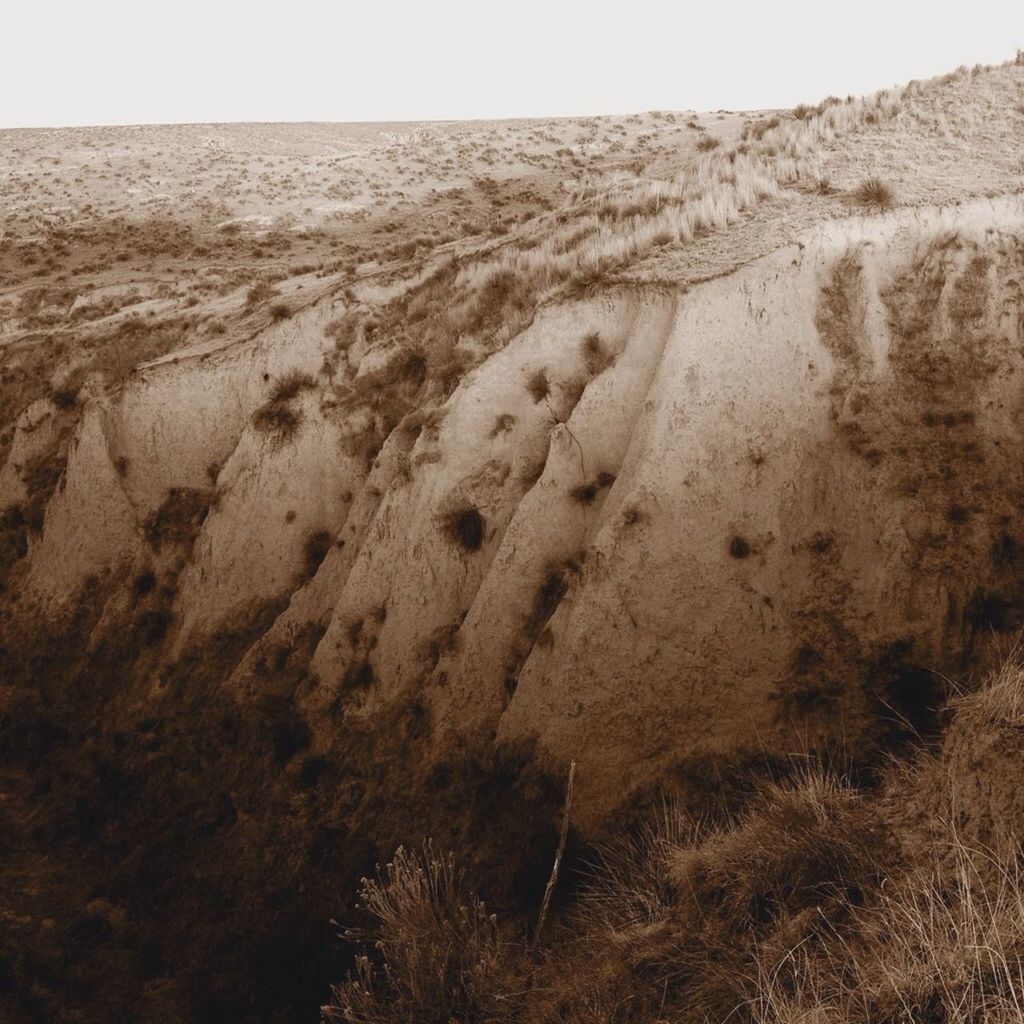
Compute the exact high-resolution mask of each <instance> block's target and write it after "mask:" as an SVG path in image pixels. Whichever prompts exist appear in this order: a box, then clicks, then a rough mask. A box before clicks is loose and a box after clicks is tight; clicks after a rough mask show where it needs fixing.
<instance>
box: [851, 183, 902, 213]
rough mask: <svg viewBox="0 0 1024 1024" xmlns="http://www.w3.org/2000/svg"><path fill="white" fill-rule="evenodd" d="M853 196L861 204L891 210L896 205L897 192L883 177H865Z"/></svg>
mask: <svg viewBox="0 0 1024 1024" xmlns="http://www.w3.org/2000/svg"><path fill="white" fill-rule="evenodd" d="M853 198H854V200H855V201H856V202H858V203H860V205H861V206H868V207H872V208H874V209H878V210H889V209H891V208H892V207H893V206H895V205H896V192H895V191H894V189H893V188H892V187H891V186H890V185H887V184H886V183H885V182H884V181H882V180H881V178H874V177H872V178H865V179H864V181H862V182H861V183H860V184H859V185H858V186H857V188H856V189H854V191H853Z"/></svg>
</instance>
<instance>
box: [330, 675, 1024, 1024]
mask: <svg viewBox="0 0 1024 1024" xmlns="http://www.w3.org/2000/svg"><path fill="white" fill-rule="evenodd" d="M1022 699H1024V669H1022V667H1021V665H1020V663H1019V662H1018V661H1017V660H1016V659H1014V660H1011V661H1010V662H1009V663H1008V664H1006V665H1005V666H1004V667H1003V668H1002V669H1001V670H1000V671H998V672H997V673H995V674H994V675H993V676H992V678H991V679H990V680H989V681H988V683H987V684H986V685H985V686H984V687H982V688H981V689H980V690H978V691H977V692H975V693H973V694H971V695H970V696H965V697H961V698H959V699H958V700H957V701H955V702H954V704H953V706H952V708H951V711H952V713H953V723H952V725H951V726H950V730H949V733H948V736H949V737H952V739H947V741H946V742H945V743H944V744H943V746H942V748H941V749H940V750H938V751H937V752H934V753H922V754H921V755H919V757H918V758H917V760H916V761H915V762H913V763H912V764H911V765H910V766H904V767H902V768H895V769H894V770H893V771H892V772H891V774H890V776H889V778H888V780H887V781H886V782H885V783H883V785H882V786H881V787H880V788H878V789H873V790H872V791H870V792H867V791H858V790H856V789H855V788H853V787H852V786H850V785H848V784H847V783H846V782H845V781H844V780H842V779H840V778H838V777H837V776H836V775H835V774H833V773H831V772H829V771H826V770H824V769H822V768H819V767H815V766H808V767H805V768H802V769H800V770H798V771H796V772H795V773H794V775H793V777H791V778H790V779H789V780H788V781H786V782H785V783H782V782H777V783H770V784H767V785H764V786H762V787H761V789H760V790H759V792H758V793H757V795H756V796H754V797H753V798H752V799H751V800H750V801H748V802H747V804H746V805H745V806H744V807H743V808H742V809H740V810H739V811H737V812H736V813H735V814H733V815H732V816H731V817H730V818H729V819H728V820H726V821H724V822H719V823H714V824H711V823H707V822H701V821H696V820H693V819H692V818H691V817H689V816H687V815H686V814H684V813H682V812H681V811H679V810H677V809H675V808H673V807H671V806H668V807H666V808H665V810H664V812H663V813H662V814H661V815H660V816H659V817H658V818H657V820H655V821H653V822H651V823H649V824H648V825H647V826H646V827H644V828H642V829H640V830H639V831H638V832H635V833H633V834H631V835H629V836H625V837H622V838H620V839H618V840H614V841H612V842H611V843H610V844H609V845H607V846H605V847H603V848H602V849H601V850H599V851H598V852H597V854H596V856H595V858H594V866H593V869H592V873H591V874H590V876H589V877H588V878H587V879H586V880H585V881H584V883H583V884H582V886H581V888H580V890H579V892H578V893H577V896H576V899H575V902H574V905H573V907H572V909H571V910H570V911H569V912H568V913H567V914H566V915H564V919H563V921H562V922H561V924H560V928H559V929H558V930H555V931H553V932H552V940H551V942H550V943H549V944H548V945H547V947H546V948H543V949H541V950H536V949H535V943H534V944H531V942H530V941H529V936H528V934H527V932H526V930H524V929H522V928H520V929H518V930H517V929H516V928H515V927H513V926H511V925H507V926H506V925H503V924H501V923H499V922H498V920H497V919H496V918H495V917H494V916H492V915H489V914H488V912H487V910H486V908H485V907H484V904H483V903H482V902H481V901H480V900H479V899H478V898H477V897H476V896H475V895H473V894H470V893H468V892H466V891H464V888H463V885H462V882H461V878H460V875H459V872H458V870H457V868H456V865H455V860H454V858H453V857H452V856H450V855H449V856H441V855H439V854H437V853H436V852H435V851H434V850H433V848H432V847H430V846H429V845H428V846H427V847H425V848H424V850H423V851H422V852H421V853H414V852H410V851H408V850H404V849H400V850H399V851H398V853H397V854H396V855H395V858H394V860H393V861H392V862H391V863H390V864H388V865H387V866H386V868H384V869H382V871H381V872H380V873H379V875H378V877H377V878H375V879H372V880H367V881H366V882H365V883H364V889H363V893H362V896H363V909H364V910H365V911H367V912H368V914H369V915H370V918H371V919H372V920H373V921H374V922H375V926H374V927H373V928H372V929H371V930H370V932H369V933H365V934H363V935H361V936H359V938H361V939H362V940H364V941H365V942H366V946H365V951H364V954H363V955H362V956H361V957H360V958H359V959H358V961H357V966H356V969H355V971H354V972H353V973H352V974H351V975H350V976H349V978H348V979H347V980H346V981H345V982H343V983H342V984H341V985H339V986H338V987H337V988H336V989H335V991H334V997H333V1001H332V1004H331V1006H330V1007H327V1008H325V1010H324V1020H325V1021H328V1022H332V1024H333V1022H338V1021H351V1022H362V1024H398V1022H400V1021H401V1022H403V1024H420V1022H422V1024H428V1022H430V1024H433V1022H438V1021H446V1022H447V1021H452V1020H455V1021H479V1022H494V1024H499V1022H507V1024H512V1022H523V1024H540V1022H542V1021H543V1022H562V1024H584V1022H588V1024H632V1022H673V1024H724V1022H726V1021H729V1022H730V1024H731V1022H746V1024H1010V1022H1019V1021H1021V1020H1024V874H1022V864H1021V854H1020V851H1019V849H1018V845H1019V844H1018V843H1017V842H1016V841H1011V842H998V843H993V845H989V843H988V840H990V839H991V837H992V835H993V834H994V833H993V832H992V831H991V829H990V828H989V827H988V825H989V824H990V823H986V822H985V820H984V814H981V815H980V816H979V813H978V808H977V806H974V807H972V809H971V810H972V813H971V815H969V816H964V815H963V814H957V812H956V807H957V804H958V801H959V800H960V795H961V794H962V793H965V792H969V791H971V787H973V786H980V787H981V789H982V790H984V789H985V787H986V786H987V785H988V783H991V782H993V780H992V779H986V778H984V777H979V778H975V779H971V778H965V777H964V772H963V771H962V770H961V768H960V767H957V768H956V770H955V771H954V766H955V765H956V764H957V762H955V761H954V760H953V759H954V758H955V752H956V749H957V744H958V743H962V742H963V741H964V739H965V735H966V736H967V739H968V742H970V743H971V744H972V745H976V744H978V743H980V744H984V742H985V738H986V736H989V738H991V736H990V733H991V731H992V730H996V731H998V730H1000V729H1004V728H1012V727H1013V725H1014V723H1015V722H1016V721H1017V720H1018V719H1019V708H1020V707H1021V701H1022ZM958 730H959V731H958ZM974 733H978V735H974ZM977 771H978V772H980V773H984V771H985V763H984V762H982V763H980V765H979V766H978V767H977ZM1018 781H1019V780H1016V781H1014V782H1012V783H1009V784H1008V785H1009V788H1010V790H1011V791H1012V792H1016V791H1017V790H1018V789H1020V787H1019V785H1017V782H1018ZM1003 782H1004V783H1006V780H1003ZM923 794H924V795H923ZM922 803H923V804H926V805H927V806H928V808H929V809H930V810H929V812H928V819H927V826H926V828H925V829H924V830H923V831H922V830H921V828H920V822H919V821H918V825H917V826H916V827H915V826H912V825H911V824H910V822H911V820H912V819H913V817H914V816H913V813H912V812H913V810H914V809H915V808H916V807H918V806H921V805H922ZM1021 805H1022V809H1024V800H1021Z"/></svg>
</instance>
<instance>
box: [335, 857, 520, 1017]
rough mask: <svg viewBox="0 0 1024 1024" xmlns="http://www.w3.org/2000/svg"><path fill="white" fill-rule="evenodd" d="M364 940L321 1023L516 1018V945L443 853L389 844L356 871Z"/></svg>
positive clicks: (517, 972) (518, 979)
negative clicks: (382, 856)
mask: <svg viewBox="0 0 1024 1024" xmlns="http://www.w3.org/2000/svg"><path fill="white" fill-rule="evenodd" d="M360 896H361V899H362V906H363V909H364V910H365V911H366V913H367V914H369V915H370V917H371V919H372V922H373V923H372V925H371V927H370V929H369V931H368V932H366V933H364V934H363V935H356V936H355V937H361V938H366V939H368V940H370V941H371V942H372V943H373V948H374V951H375V955H374V957H373V958H372V959H371V957H370V956H367V955H363V956H360V957H359V958H358V959H357V961H356V966H355V969H354V970H353V971H352V973H351V974H350V976H349V977H348V978H347V979H346V980H345V981H344V982H343V983H342V984H341V985H338V986H336V987H335V988H334V990H333V993H332V999H331V1004H330V1005H329V1006H327V1007H325V1008H324V1011H323V1019H324V1021H325V1022H327V1024H343V1022H344V1024H437V1022H442V1021H443V1022H448V1021H479V1022H484V1021H486V1022H491V1024H501V1022H506V1021H507V1022H512V1021H514V1020H516V1019H517V1016H516V1010H517V1008H518V1002H519V998H518V997H517V993H518V992H519V990H520V987H521V986H520V982H521V977H522V966H521V964H522V959H523V958H522V953H521V951H520V949H519V948H518V947H516V946H513V945H512V944H510V943H509V942H508V941H506V940H505V939H504V938H503V937H502V935H501V932H500V930H499V928H498V923H497V919H496V918H495V917H494V916H492V915H490V914H488V912H487V909H486V907H485V906H484V904H483V903H482V902H481V900H480V899H478V898H477V897H476V896H475V895H474V894H472V893H468V892H466V891H465V885H464V882H463V877H462V874H461V873H460V871H459V870H458V869H457V868H456V865H455V859H454V857H453V856H451V855H448V856H442V855H441V854H439V853H437V852H435V850H434V848H433V846H432V845H431V844H429V843H428V844H426V845H425V846H424V848H423V850H422V851H421V852H419V853H414V852H412V851H409V850H406V849H405V848H404V847H399V848H398V850H397V851H396V852H395V855H394V858H393V859H392V860H391V862H390V863H389V864H387V865H385V866H384V867H383V868H382V869H380V870H379V871H378V873H377V877H376V878H366V879H364V880H363V885H362V889H361V892H360Z"/></svg>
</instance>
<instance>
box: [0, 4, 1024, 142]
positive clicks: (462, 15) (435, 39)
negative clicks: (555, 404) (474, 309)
mask: <svg viewBox="0 0 1024 1024" xmlns="http://www.w3.org/2000/svg"><path fill="white" fill-rule="evenodd" d="M0 31H2V33H3V36H4V46H3V49H2V51H0V128H16V127H53V126H65V125H98V124H153V123H182V122H215V121H388V120H390V121H411V120H455V119H466V118H503V117H545V116H547V117H555V116H568V115H587V114H623V113H631V112H636V111H644V110H652V109H669V110H685V109H690V108H693V109H696V110H717V109H732V110H743V109H756V108H761V107H791V106H794V105H795V104H797V103H800V102H812V103H813V102H816V101H817V100H819V99H821V98H822V97H824V96H826V95H829V94H834V95H838V96H845V95H847V94H849V93H853V94H862V93H866V92H873V91H874V90H876V89H880V88H885V87H887V86H890V85H894V84H896V83H899V82H905V81H908V80H910V79H912V78H927V77H930V76H932V75H936V74H941V73H943V72H945V71H950V70H952V69H953V68H955V67H957V66H958V65H960V64H968V65H972V64H976V63H986V64H987V63H999V62H1002V61H1005V60H1009V59H1011V58H1012V57H1013V56H1014V53H1015V51H1016V49H1017V47H1024V2H1017V3H1008V2H1006V0H999V2H995V0H972V2H970V3H968V4H957V5H956V6H955V8H954V6H953V5H949V12H948V13H947V12H946V11H944V10H943V5H942V4H939V3H925V2H921V0H912V2H901V0H888V2H879V0H862V2H860V3H858V2H856V0H846V2H844V3H841V4H840V3H827V2H818V3H813V2H805V0H790V2H776V3H772V2H770V0H764V2H762V3H745V2H738V0H732V2H725V0H708V2H703V3H700V4H697V5H693V4H687V3H678V2H677V3H676V4H672V3H671V2H669V0H662V2H660V3H654V2H651V0H622V2H620V3H616V4H614V5H600V4H597V3H582V2H575V0H573V2H568V3H566V2H562V3H559V2H558V0H547V2H538V0H521V2H518V3H514V2H506V3H502V4H487V3H485V2H480V3H470V2H463V0H448V2H445V0H436V2H434V3H430V2H429V0H428V2H424V3H392V4H387V3H382V2H379V0H378V2H376V3H375V2H373V0H366V2H364V3H362V4H359V5H356V4H351V3H348V2H344V0H336V2H334V3H329V2H327V3H325V2H320V3H314V2H311V0H289V2H288V3H284V2H278V3H275V4H265V3H264V4H260V3H250V4H244V3H239V2H236V0H228V2H219V0H204V2H198V0H179V2H177V3H173V4H167V3H164V4H160V5H148V4H146V3H145V0H142V2H139V0H135V2H126V0H90V2H67V0H59V2H56V3H52V2H51V3H45V2H43V0H37V2H36V3H31V2H29V0H14V3H13V4H12V5H11V6H10V7H9V9H7V10H6V11H5V12H4V14H3V16H2V19H0Z"/></svg>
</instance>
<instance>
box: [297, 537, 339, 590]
mask: <svg viewBox="0 0 1024 1024" xmlns="http://www.w3.org/2000/svg"><path fill="white" fill-rule="evenodd" d="M333 543H334V538H333V537H332V536H331V534H330V533H328V532H327V530H316V531H314V532H313V533H311V534H310V535H309V536H308V537H307V538H306V543H305V544H304V545H303V549H302V554H303V576H304V578H305V579H312V578H313V577H314V576H315V575H316V571H317V569H319V568H320V564H321V563H322V562H323V560H324V559H325V558H326V557H327V552H328V551H330V550H331V545H332V544H333Z"/></svg>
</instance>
